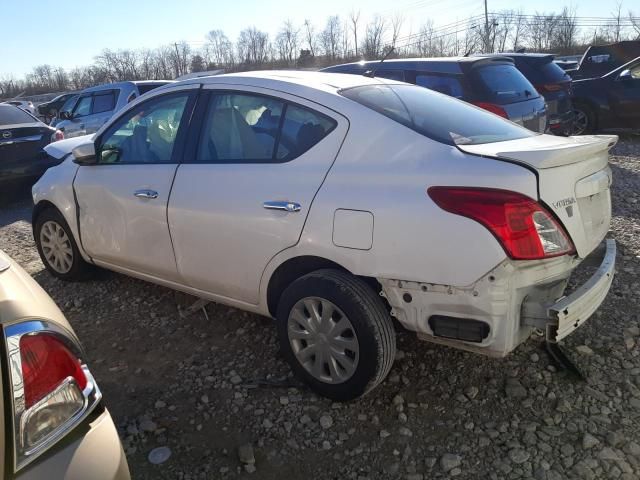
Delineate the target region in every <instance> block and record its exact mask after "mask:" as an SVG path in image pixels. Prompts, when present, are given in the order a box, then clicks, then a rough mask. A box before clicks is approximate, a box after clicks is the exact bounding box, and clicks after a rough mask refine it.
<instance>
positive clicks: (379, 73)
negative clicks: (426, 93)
mask: <svg viewBox="0 0 640 480" xmlns="http://www.w3.org/2000/svg"><path fill="white" fill-rule="evenodd" d="M375 76H376V77H378V78H386V79H388V80H397V81H399V82H404V72H403V71H402V70H376V71H375Z"/></svg>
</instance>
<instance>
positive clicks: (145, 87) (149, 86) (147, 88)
mask: <svg viewBox="0 0 640 480" xmlns="http://www.w3.org/2000/svg"><path fill="white" fill-rule="evenodd" d="M162 85H164V83H147V84H144V85H140V84H138V85H136V86H137V87H138V92H140V95H144V94H145V93H147V92H150V91H151V90H153V89H154V88H158V87H161V86H162Z"/></svg>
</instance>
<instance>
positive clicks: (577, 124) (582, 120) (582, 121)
mask: <svg viewBox="0 0 640 480" xmlns="http://www.w3.org/2000/svg"><path fill="white" fill-rule="evenodd" d="M573 110H574V112H575V119H574V122H573V134H574V135H586V134H589V133H593V132H594V131H595V128H596V114H595V113H594V112H593V110H592V109H591V108H590V107H588V106H587V105H583V104H576V105H574V107H573Z"/></svg>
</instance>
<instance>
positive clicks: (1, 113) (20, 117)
mask: <svg viewBox="0 0 640 480" xmlns="http://www.w3.org/2000/svg"><path fill="white" fill-rule="evenodd" d="M35 122H36V119H35V118H33V117H32V116H31V115H29V114H28V113H26V112H25V111H23V110H21V109H19V108H18V107H14V106H13V105H0V126H2V125H15V124H18V123H35Z"/></svg>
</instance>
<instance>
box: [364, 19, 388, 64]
mask: <svg viewBox="0 0 640 480" xmlns="http://www.w3.org/2000/svg"><path fill="white" fill-rule="evenodd" d="M386 29H387V25H386V22H385V20H384V18H382V17H381V16H380V15H376V16H374V17H373V19H372V20H371V21H370V22H369V23H368V24H367V30H366V32H365V37H364V55H365V57H367V58H369V59H375V58H378V57H379V56H380V55H381V54H382V37H383V35H384V33H385V31H386Z"/></svg>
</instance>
